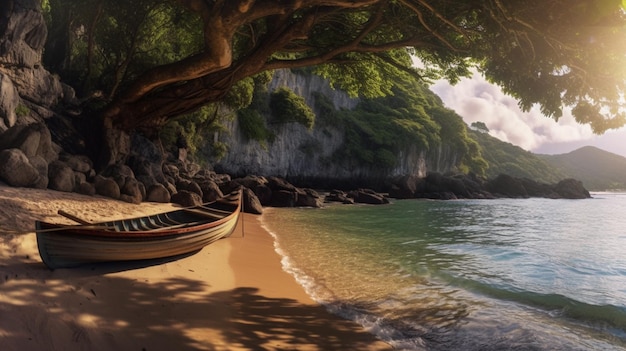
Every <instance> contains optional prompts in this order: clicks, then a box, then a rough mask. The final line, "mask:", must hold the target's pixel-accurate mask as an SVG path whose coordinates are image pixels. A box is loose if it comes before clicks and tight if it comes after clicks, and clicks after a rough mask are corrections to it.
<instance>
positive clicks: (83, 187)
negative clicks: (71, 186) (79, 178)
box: [75, 182, 96, 196]
mask: <svg viewBox="0 0 626 351" xmlns="http://www.w3.org/2000/svg"><path fill="white" fill-rule="evenodd" d="M75 191H76V192H77V193H79V194H83V195H89V196H94V195H96V187H95V186H94V185H93V184H91V183H86V182H85V183H80V184H78V185H77V186H76V190H75Z"/></svg>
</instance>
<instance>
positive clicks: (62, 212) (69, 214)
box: [57, 210, 91, 225]
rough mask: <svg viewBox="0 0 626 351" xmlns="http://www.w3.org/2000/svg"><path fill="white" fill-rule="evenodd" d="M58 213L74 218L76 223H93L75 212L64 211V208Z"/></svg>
mask: <svg viewBox="0 0 626 351" xmlns="http://www.w3.org/2000/svg"><path fill="white" fill-rule="evenodd" d="M57 213H58V214H60V215H61V216H63V217H65V218H68V219H71V220H73V221H74V222H76V223H80V224H84V225H89V224H91V222H89V221H86V220H84V219H82V218H80V217H76V216H74V215H73V214H71V213H68V212H65V211H63V210H59V211H58V212H57Z"/></svg>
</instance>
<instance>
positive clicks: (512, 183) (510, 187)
mask: <svg viewBox="0 0 626 351" xmlns="http://www.w3.org/2000/svg"><path fill="white" fill-rule="evenodd" d="M487 189H488V190H489V191H490V192H492V193H493V194H495V195H500V196H504V197H512V198H527V197H528V192H527V191H526V188H524V185H523V184H522V182H521V181H520V180H519V179H516V178H513V177H511V176H510V175H507V174H500V175H498V176H497V177H496V178H495V179H493V180H491V181H490V182H488V183H487Z"/></svg>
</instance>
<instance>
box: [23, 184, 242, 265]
mask: <svg viewBox="0 0 626 351" xmlns="http://www.w3.org/2000/svg"><path fill="white" fill-rule="evenodd" d="M225 199H226V200H224V201H222V202H221V203H218V202H216V204H218V205H219V206H217V205H215V204H205V205H202V206H198V207H193V208H188V209H182V210H177V211H172V212H168V213H163V214H157V215H152V216H147V217H141V218H134V219H127V220H120V221H111V222H103V223H96V224H93V225H87V226H85V225H82V226H62V225H58V224H52V223H46V222H40V221H38V222H36V224H35V225H36V231H37V246H38V248H39V254H40V256H41V259H42V261H43V262H44V263H45V264H46V266H48V268H50V269H56V268H69V267H76V266H80V265H83V264H87V263H96V262H113V261H136V260H149V259H158V258H167V257H172V256H179V255H184V254H188V253H191V252H194V251H198V250H200V249H202V248H203V247H205V246H207V245H209V244H211V243H213V242H215V241H217V240H219V239H221V238H224V237H227V236H229V235H230V234H231V233H232V232H233V231H234V229H235V227H236V225H237V221H238V218H239V214H240V211H241V194H240V193H239V194H235V195H233V194H231V195H229V196H227V197H225ZM194 211H195V212H194ZM172 218H173V219H172ZM184 220H187V221H188V222H184ZM103 228H106V229H103Z"/></svg>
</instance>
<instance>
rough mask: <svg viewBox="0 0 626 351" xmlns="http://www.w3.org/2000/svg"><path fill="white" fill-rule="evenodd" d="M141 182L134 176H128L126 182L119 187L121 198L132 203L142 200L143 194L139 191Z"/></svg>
mask: <svg viewBox="0 0 626 351" xmlns="http://www.w3.org/2000/svg"><path fill="white" fill-rule="evenodd" d="M140 184H141V183H139V181H138V180H137V179H135V178H131V177H128V178H126V182H125V183H124V185H123V186H122V188H121V189H120V192H121V195H122V196H123V198H122V200H124V201H126V202H130V203H134V204H139V203H141V201H143V194H142V191H141V186H140Z"/></svg>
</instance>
